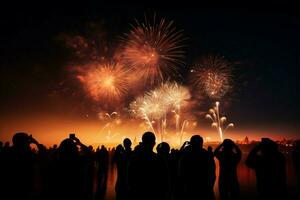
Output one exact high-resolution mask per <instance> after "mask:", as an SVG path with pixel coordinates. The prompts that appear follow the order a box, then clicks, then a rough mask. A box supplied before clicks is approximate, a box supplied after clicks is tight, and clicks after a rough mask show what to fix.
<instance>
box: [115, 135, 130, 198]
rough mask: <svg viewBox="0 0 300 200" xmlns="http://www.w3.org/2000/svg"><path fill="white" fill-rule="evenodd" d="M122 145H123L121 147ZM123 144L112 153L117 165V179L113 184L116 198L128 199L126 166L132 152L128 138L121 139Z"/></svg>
mask: <svg viewBox="0 0 300 200" xmlns="http://www.w3.org/2000/svg"><path fill="white" fill-rule="evenodd" d="M123 146H124V147H123ZM123 146H122V145H118V146H117V147H116V151H115V154H114V161H115V163H116V165H117V171H118V176H117V181H116V186H115V191H116V199H117V200H126V199H130V197H129V192H128V188H127V167H128V162H129V159H130V157H131V154H132V150H131V141H130V139H129V138H125V139H124V140H123Z"/></svg>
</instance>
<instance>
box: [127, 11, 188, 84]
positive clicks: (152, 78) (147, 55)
mask: <svg viewBox="0 0 300 200" xmlns="http://www.w3.org/2000/svg"><path fill="white" fill-rule="evenodd" d="M183 40H184V38H183V34H182V31H178V30H177V29H176V27H175V26H174V24H173V22H172V21H170V22H169V21H166V20H165V19H160V20H157V19H156V16H154V18H153V20H148V19H147V18H146V17H145V22H143V23H140V22H138V21H136V24H135V25H132V29H131V31H130V32H129V33H127V34H125V37H124V39H123V41H124V52H123V58H124V61H125V63H126V64H128V65H129V66H131V67H132V68H133V69H135V70H136V71H137V72H138V73H139V75H140V76H139V77H140V78H141V79H143V80H145V82H147V83H150V84H153V83H155V82H157V81H161V80H164V78H165V76H166V75H168V76H170V74H174V72H176V69H177V66H178V64H183V61H182V60H183V57H184V56H183V53H184V52H183V50H182V47H183V44H182V43H183Z"/></svg>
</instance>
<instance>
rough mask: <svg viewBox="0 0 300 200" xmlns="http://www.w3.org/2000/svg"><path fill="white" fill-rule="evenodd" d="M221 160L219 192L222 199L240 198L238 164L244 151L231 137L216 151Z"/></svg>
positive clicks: (234, 199) (233, 199)
mask: <svg viewBox="0 0 300 200" xmlns="http://www.w3.org/2000/svg"><path fill="white" fill-rule="evenodd" d="M214 155H215V156H216V158H217V159H218V160H219V166H220V167H219V169H220V173H219V193H220V199H221V200H227V199H232V200H236V199H239V193H240V192H239V191H240V190H239V182H238V176H237V166H238V164H239V162H240V160H241V157H242V152H241V150H240V149H239V147H238V146H237V145H236V144H235V143H234V142H233V141H232V140H230V139H225V140H224V141H223V143H222V144H220V145H219V146H218V147H217V148H216V149H215V151H214Z"/></svg>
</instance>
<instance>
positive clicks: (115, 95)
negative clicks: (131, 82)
mask: <svg viewBox="0 0 300 200" xmlns="http://www.w3.org/2000/svg"><path fill="white" fill-rule="evenodd" d="M77 77H78V79H79V80H80V81H81V82H82V83H83V84H84V88H85V90H86V91H87V92H88V94H89V95H90V96H91V97H92V98H93V99H94V100H95V101H98V102H102V103H112V102H119V101H120V100H121V99H122V97H123V96H124V95H125V94H126V93H127V86H128V85H127V84H128V79H129V77H128V70H126V69H125V68H124V67H123V65H121V64H119V63H112V62H111V63H104V64H95V65H89V67H88V70H86V71H85V72H84V73H83V74H81V75H78V76H77Z"/></svg>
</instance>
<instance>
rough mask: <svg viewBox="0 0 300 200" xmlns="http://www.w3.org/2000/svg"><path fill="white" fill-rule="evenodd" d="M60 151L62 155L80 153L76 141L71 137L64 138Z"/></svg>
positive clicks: (70, 155) (69, 155)
mask: <svg viewBox="0 0 300 200" xmlns="http://www.w3.org/2000/svg"><path fill="white" fill-rule="evenodd" d="M59 153H60V155H61V156H62V157H73V156H76V155H77V154H78V148H77V145H76V144H75V142H74V141H73V140H72V139H70V138H67V139H64V140H63V141H62V142H61V143H60V145H59Z"/></svg>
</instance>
